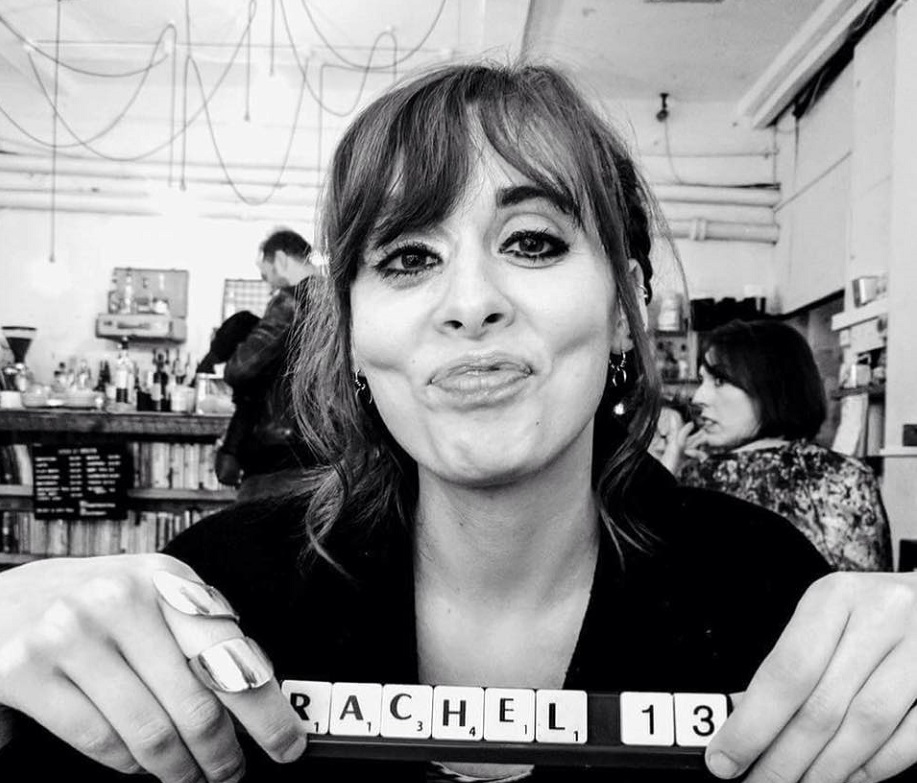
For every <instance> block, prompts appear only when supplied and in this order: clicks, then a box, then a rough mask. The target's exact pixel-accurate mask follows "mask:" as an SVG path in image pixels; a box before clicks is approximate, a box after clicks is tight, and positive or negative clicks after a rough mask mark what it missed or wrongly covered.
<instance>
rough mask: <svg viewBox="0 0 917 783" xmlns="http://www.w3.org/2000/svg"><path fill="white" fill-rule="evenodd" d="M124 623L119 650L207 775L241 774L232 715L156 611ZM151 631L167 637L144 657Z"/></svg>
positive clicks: (241, 758) (218, 777) (233, 776)
mask: <svg viewBox="0 0 917 783" xmlns="http://www.w3.org/2000/svg"><path fill="white" fill-rule="evenodd" d="M154 620H155V622H154ZM202 622H208V621H206V620H204V621H202ZM125 626H126V627H125V631H124V633H123V635H121V636H120V637H119V644H120V645H121V651H122V654H123V655H124V657H125V658H126V659H127V660H128V661H129V662H130V664H131V666H132V668H133V669H134V670H135V671H136V672H137V674H138V676H139V677H140V679H141V680H143V682H144V683H145V684H146V686H147V687H148V688H149V689H150V691H151V692H152V693H153V695H154V696H155V697H156V699H157V701H158V702H159V703H160V704H161V705H162V706H163V709H164V710H165V711H166V712H167V713H168V715H169V717H170V719H171V721H172V723H173V724H174V725H175V727H176V729H177V731H178V734H179V736H180V737H181V739H182V741H183V742H184V744H185V746H186V747H187V749H188V751H189V753H190V754H191V755H192V756H193V757H194V760H195V762H196V763H197V765H198V766H199V767H200V768H201V770H202V771H203V772H204V774H205V775H206V777H207V779H208V780H234V779H237V778H239V777H241V775H242V773H243V772H244V769H245V758H244V756H243V754H242V749H241V748H240V746H239V742H238V740H237V738H236V734H235V730H234V728H233V725H232V719H231V718H230V716H229V713H228V712H227V710H226V708H225V707H224V706H223V704H222V703H221V702H220V700H219V699H218V698H217V697H216V695H215V694H214V693H213V692H212V691H210V690H209V689H207V688H205V687H204V686H203V685H202V684H201V682H200V680H198V678H197V677H195V676H194V674H193V673H192V672H191V670H190V669H189V668H188V662H187V659H186V658H185V656H184V654H183V653H182V650H181V648H180V647H179V646H178V643H177V642H176V640H175V638H174V637H173V636H172V634H171V632H170V631H169V629H168V627H167V626H165V625H164V624H163V621H162V617H161V616H160V615H159V614H158V613H157V614H156V616H155V618H149V619H147V618H138V620H137V622H135V623H131V624H125ZM230 627H232V624H230ZM234 630H235V631H236V632H237V629H234ZM157 635H162V636H165V637H167V639H166V640H164V643H163V644H160V645H157V648H156V649H157V652H156V654H155V655H150V654H149V649H150V647H151V643H150V642H151V640H152V639H155V638H156V637H157Z"/></svg>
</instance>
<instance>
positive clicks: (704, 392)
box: [691, 381, 708, 408]
mask: <svg viewBox="0 0 917 783" xmlns="http://www.w3.org/2000/svg"><path fill="white" fill-rule="evenodd" d="M691 402H693V403H694V404H695V405H697V406H699V407H701V408H703V407H704V406H705V405H707V403H708V389H707V382H706V381H703V382H702V383H701V385H700V386H698V387H697V389H696V390H695V391H694V394H693V396H692V397H691Z"/></svg>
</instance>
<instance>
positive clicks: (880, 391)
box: [831, 383, 885, 400]
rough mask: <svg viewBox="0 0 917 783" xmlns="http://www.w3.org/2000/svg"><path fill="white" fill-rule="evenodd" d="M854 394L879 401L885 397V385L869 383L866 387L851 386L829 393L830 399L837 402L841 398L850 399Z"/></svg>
mask: <svg viewBox="0 0 917 783" xmlns="http://www.w3.org/2000/svg"><path fill="white" fill-rule="evenodd" d="M855 394H866V395H868V396H869V398H870V399H871V400H874V399H879V398H882V397H884V396H885V384H884V383H870V384H868V385H866V386H852V387H849V388H843V389H835V390H834V391H833V392H831V398H832V399H834V400H839V399H840V398H841V397H851V396H853V395H855Z"/></svg>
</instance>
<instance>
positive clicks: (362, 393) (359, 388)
mask: <svg viewBox="0 0 917 783" xmlns="http://www.w3.org/2000/svg"><path fill="white" fill-rule="evenodd" d="M353 396H354V397H356V398H357V402H358V403H365V404H367V405H372V403H373V393H372V389H370V388H369V384H368V383H367V382H366V376H365V375H362V374H361V373H360V372H359V370H354V371H353Z"/></svg>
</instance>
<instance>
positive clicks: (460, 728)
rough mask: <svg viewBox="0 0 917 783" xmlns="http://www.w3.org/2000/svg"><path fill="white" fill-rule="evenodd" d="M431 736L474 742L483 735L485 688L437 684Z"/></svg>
mask: <svg viewBox="0 0 917 783" xmlns="http://www.w3.org/2000/svg"><path fill="white" fill-rule="evenodd" d="M433 737H434V739H452V740H469V741H475V740H480V739H483V737H484V689H483V688H468V687H464V686H458V685H437V686H436V687H435V688H434V689H433Z"/></svg>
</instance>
